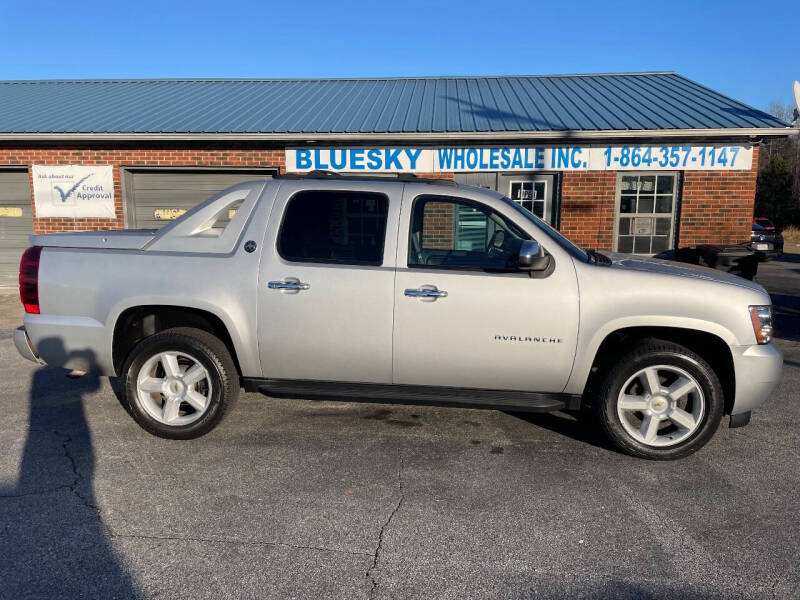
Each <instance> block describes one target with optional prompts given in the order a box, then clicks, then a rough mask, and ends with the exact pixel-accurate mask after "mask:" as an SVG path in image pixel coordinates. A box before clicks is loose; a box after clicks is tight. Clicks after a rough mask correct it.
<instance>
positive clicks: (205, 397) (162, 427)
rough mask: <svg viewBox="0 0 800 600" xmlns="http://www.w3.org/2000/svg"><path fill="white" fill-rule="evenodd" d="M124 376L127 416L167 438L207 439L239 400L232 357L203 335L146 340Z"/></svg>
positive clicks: (181, 333) (171, 332) (184, 330)
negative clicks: (209, 433) (205, 436)
mask: <svg viewBox="0 0 800 600" xmlns="http://www.w3.org/2000/svg"><path fill="white" fill-rule="evenodd" d="M122 373H123V376H124V392H125V394H124V399H125V404H126V407H127V408H128V410H129V412H130V413H131V415H132V416H133V418H134V419H135V420H136V422H137V423H139V425H141V426H142V428H144V429H145V430H146V431H149V432H150V433H152V434H154V435H157V436H159V437H163V438H169V439H176V440H185V439H191V438H196V437H199V436H201V435H204V434H206V433H208V432H209V431H211V430H212V429H213V428H214V427H216V426H217V425H218V424H219V422H220V421H221V420H222V417H223V416H224V415H225V413H226V412H227V410H228V409H229V408H230V407H231V406H232V405H233V403H234V401H235V400H236V398H237V396H238V395H239V376H238V373H237V371H236V366H235V365H234V363H233V359H232V358H231V355H230V352H228V349H227V348H226V347H225V344H223V343H222V342H221V341H220V340H219V339H218V338H216V337H215V336H213V335H211V334H210V333H208V332H206V331H203V330H200V329H193V328H189V327H176V328H174V329H168V330H166V331H162V332H160V333H157V334H155V335H152V336H150V337H148V338H145V339H144V340H142V341H141V342H139V344H138V345H137V346H136V347H135V348H134V349H133V351H131V354H130V356H128V359H127V360H126V361H125V365H124V367H123V371H122Z"/></svg>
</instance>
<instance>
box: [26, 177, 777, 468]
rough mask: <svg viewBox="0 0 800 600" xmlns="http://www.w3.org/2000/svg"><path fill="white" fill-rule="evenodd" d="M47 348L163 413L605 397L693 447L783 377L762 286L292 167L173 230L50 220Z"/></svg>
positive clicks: (469, 196) (602, 401) (602, 410)
mask: <svg viewBox="0 0 800 600" xmlns="http://www.w3.org/2000/svg"><path fill="white" fill-rule="evenodd" d="M31 240H32V243H33V247H31V248H29V249H28V250H27V251H26V252H25V254H24V256H23V259H22V262H21V266H20V293H21V296H22V302H23V304H24V305H25V309H26V315H25V320H24V327H21V328H19V329H18V330H17V331H16V333H15V336H14V340H15V343H16V346H17V348H18V349H19V352H20V353H21V354H22V355H23V356H25V357H26V358H29V359H30V360H34V361H39V362H42V363H47V364H49V365H54V366H64V367H68V368H72V369H80V370H93V371H97V372H99V373H101V374H106V375H110V376H118V377H120V378H121V380H122V386H121V387H122V388H123V389H124V396H125V402H126V404H127V407H128V408H129V410H130V412H131V414H132V415H133V417H134V418H135V419H136V420H137V421H138V423H139V424H140V425H141V426H142V427H143V428H144V429H146V430H147V431H149V432H151V433H153V434H155V435H159V436H163V437H167V438H175V439H188V438H194V437H197V436H200V435H203V434H204V433H206V432H208V431H210V430H211V429H212V428H214V427H215V426H216V425H217V424H218V423H219V422H220V420H221V419H222V417H223V415H224V414H225V412H226V411H227V410H228V409H229V408H230V407H231V406H232V405H233V403H234V401H235V400H236V397H237V395H238V394H239V390H240V387H244V388H245V390H248V391H260V392H264V393H267V394H270V395H284V396H295V397H302V398H328V399H330V398H338V399H341V400H349V401H352V400H369V401H379V402H380V401H389V402H402V403H436V404H449V405H457V406H480V407H492V408H498V409H504V410H512V411H556V410H574V411H578V410H580V411H581V414H590V411H591V412H592V413H593V414H594V417H595V418H596V419H597V423H598V425H599V426H600V427H601V428H602V429H603V430H604V431H605V433H606V434H607V435H608V437H609V438H610V440H611V441H612V442H613V443H614V444H615V445H616V446H617V447H618V448H620V449H621V450H623V451H625V452H628V453H630V454H633V455H635V456H639V457H644V458H651V459H672V458H679V457H682V456H686V455H688V454H690V453H692V452H694V451H695V450H697V449H698V448H700V447H701V446H703V445H704V444H705V443H706V442H708V440H709V439H710V438H711V437H712V435H713V434H714V432H715V431H716V429H717V427H718V425H719V424H720V422H721V420H722V418H723V415H727V416H729V419H730V421H729V422H730V425H731V426H734V427H735V426H741V425H745V424H747V422H748V421H749V419H750V412H751V410H752V409H753V408H755V407H757V406H758V405H759V404H761V403H762V402H763V401H764V400H765V399H766V398H767V397H768V396H769V395H770V393H771V391H772V389H773V388H774V386H775V385H776V383H777V381H778V379H779V377H780V374H781V367H782V357H781V354H780V352H779V350H778V349H777V348H776V347H775V345H774V344H772V343H771V336H772V310H771V305H770V298H769V296H768V295H767V293H766V292H765V291H764V289H763V288H762V287H761V286H759V285H757V284H755V283H753V282H750V281H747V280H745V279H740V278H738V277H735V276H732V275H728V274H724V273H721V272H718V271H713V270H710V269H703V268H695V267H688V266H685V265H680V264H677V263H669V262H663V261H658V260H653V259H647V258H640V257H633V256H626V255H612V254H605V253H604V254H600V253H598V252H593V251H589V252H586V251H584V250H581V249H580V248H578V247H577V246H575V245H574V244H572V243H571V242H570V241H569V240H567V239H566V238H564V237H563V236H562V235H561V234H560V233H559V232H558V231H556V230H554V229H552V228H551V227H549V226H548V225H547V224H545V223H544V222H542V221H541V220H539V219H538V218H536V217H535V216H534V215H533V214H531V213H530V212H528V211H527V210H525V209H524V208H522V207H521V206H520V205H519V204H517V203H515V202H512V201H511V200H509V199H508V198H505V197H503V196H501V195H500V194H497V193H494V192H491V191H488V190H484V189H479V188H473V187H468V186H460V185H455V184H453V183H452V182H449V181H436V180H429V181H426V180H412V179H372V178H360V179H359V178H350V177H333V176H330V175H325V174H316V175H311V176H306V177H295V176H282V177H277V178H275V179H263V180H258V181H253V182H248V183H242V184H238V185H235V186H233V187H231V188H229V189H227V190H225V191H223V192H221V193H219V194H217V195H215V196H214V197H212V198H210V199H209V200H207V201H205V202H203V203H202V204H200V205H198V206H197V207H195V208H194V209H192V210H191V211H189V212H188V213H186V214H185V215H184V216H182V217H181V218H179V219H178V220H176V221H174V222H172V223H170V224H169V225H168V226H166V227H164V228H163V229H161V230H159V231H117V232H89V233H65V234H51V235H34V236H32V238H31Z"/></svg>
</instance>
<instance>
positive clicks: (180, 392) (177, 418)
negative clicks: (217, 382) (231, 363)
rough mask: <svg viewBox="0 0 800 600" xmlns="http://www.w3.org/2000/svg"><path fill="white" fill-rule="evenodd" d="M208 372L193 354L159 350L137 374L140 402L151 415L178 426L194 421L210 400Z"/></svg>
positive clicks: (203, 412) (172, 425) (210, 389)
mask: <svg viewBox="0 0 800 600" xmlns="http://www.w3.org/2000/svg"><path fill="white" fill-rule="evenodd" d="M211 393H212V387H211V376H210V375H209V373H208V370H206V368H205V367H204V366H203V365H202V364H201V363H200V361H198V360H197V359H196V358H195V357H193V356H191V355H189V354H186V353H184V352H160V353H159V354H156V355H154V356H152V357H150V358H149V359H148V360H147V362H145V363H144V365H142V368H141V369H140V370H139V374H138V376H137V378H136V396H137V399H138V401H139V405H140V406H141V407H142V409H143V410H144V411H145V412H146V413H147V414H148V415H149V416H150V417H152V418H153V419H155V420H156V421H158V422H159V423H162V424H163V425H169V426H171V427H180V426H183V425H189V424H191V423H194V422H195V421H197V420H198V419H199V418H200V417H202V416H203V415H204V414H205V413H206V412H207V411H208V407H209V405H210V404H211Z"/></svg>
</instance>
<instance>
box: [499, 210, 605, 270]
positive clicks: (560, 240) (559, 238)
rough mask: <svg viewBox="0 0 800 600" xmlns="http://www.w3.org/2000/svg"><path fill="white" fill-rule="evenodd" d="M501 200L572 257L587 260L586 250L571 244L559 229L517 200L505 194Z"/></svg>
mask: <svg viewBox="0 0 800 600" xmlns="http://www.w3.org/2000/svg"><path fill="white" fill-rule="evenodd" d="M503 202H505V203H506V204H509V205H511V206H513V207H514V210H516V211H517V212H518V213H520V214H521V215H522V216H524V217H525V218H526V219H528V220H529V221H532V222H533V223H534V224H536V225H537V226H538V227H539V228H541V229H543V230H544V232H545V233H546V234H547V235H549V236H550V237H551V238H553V241H554V242H555V243H556V244H558V245H559V246H561V247H562V248H563V249H564V250H566V251H567V252H569V253H570V254H571V255H572V256H573V257H575V258H577V259H578V260H582V261H583V262H589V255H588V254H586V252H584V251H583V250H581V249H580V248H578V246H576V245H575V244H573V243H572V242H571V241H569V240H568V239H567V238H565V237H564V236H563V235H561V232H560V231H558V230H557V229H554V228H553V227H551V226H550V225H548V224H547V223H545V222H544V221H542V220H541V219H540V218H539V217H537V216H536V215H535V214H533V213H532V212H531V211H529V210H528V209H527V208H525V207H524V206H522V205H521V204H519V203H518V202H514V201H513V200H511V199H510V198H506V197H505V196H503Z"/></svg>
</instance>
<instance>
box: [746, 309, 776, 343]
mask: <svg viewBox="0 0 800 600" xmlns="http://www.w3.org/2000/svg"><path fill="white" fill-rule="evenodd" d="M750 320H751V321H753V331H754V332H755V334H756V340H758V343H759V344H769V343H770V342H771V341H772V306H751V307H750Z"/></svg>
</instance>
